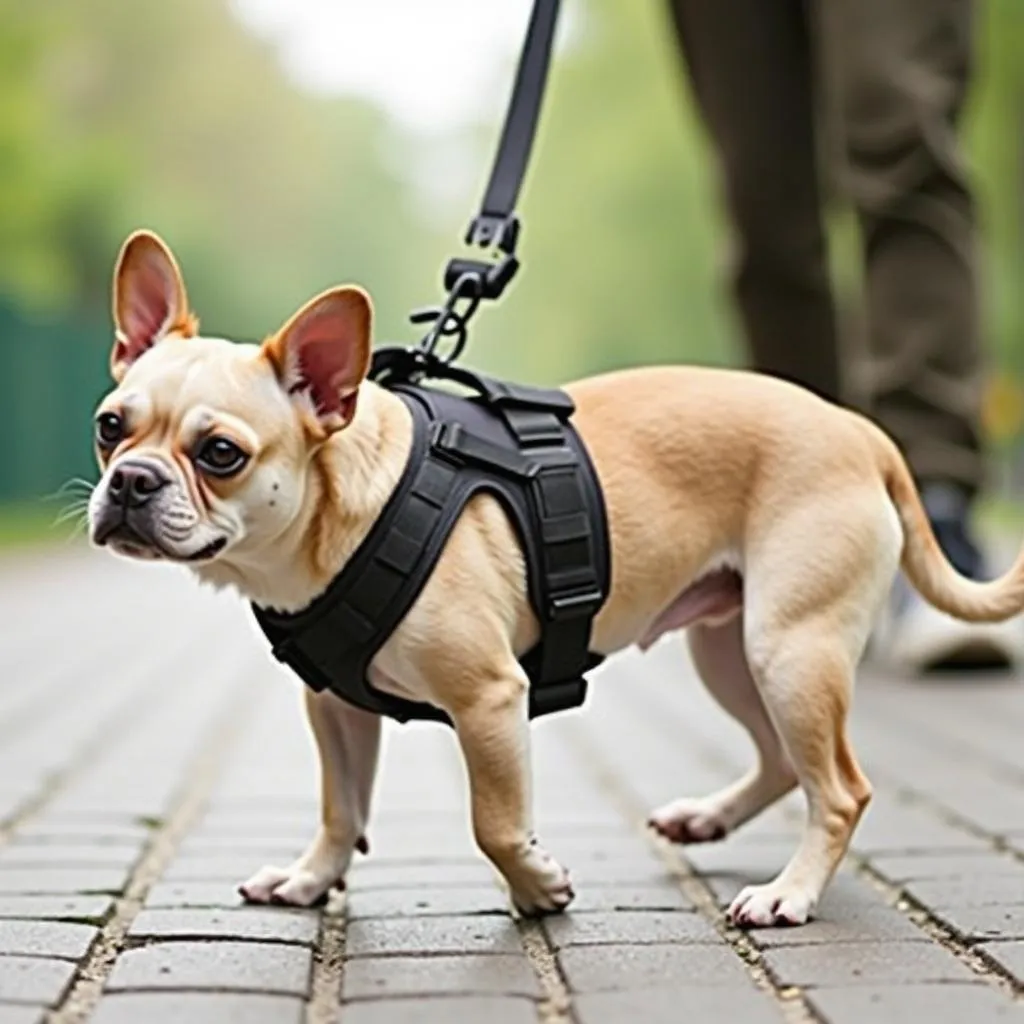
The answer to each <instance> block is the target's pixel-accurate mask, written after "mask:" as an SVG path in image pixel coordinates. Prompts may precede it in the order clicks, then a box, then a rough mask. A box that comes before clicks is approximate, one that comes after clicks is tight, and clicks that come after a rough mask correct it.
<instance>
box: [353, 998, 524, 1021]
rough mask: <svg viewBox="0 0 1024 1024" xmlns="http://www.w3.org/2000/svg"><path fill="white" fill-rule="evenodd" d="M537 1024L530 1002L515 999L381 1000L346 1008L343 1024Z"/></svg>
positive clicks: (354, 1004) (355, 1004)
mask: <svg viewBox="0 0 1024 1024" xmlns="http://www.w3.org/2000/svg"><path fill="white" fill-rule="evenodd" d="M455 1021H467V1022H469V1021H474V1022H476V1021H486V1022H487V1024H536V1021H537V1011H536V1010H535V1009H534V1005H533V1003H532V1002H530V1001H529V1000H526V999H516V998H491V999H487V998H473V997H469V998H466V999H381V1000H374V1001H373V1002H368V1003H352V1004H351V1005H350V1006H346V1007H345V1024H453V1022H455Z"/></svg>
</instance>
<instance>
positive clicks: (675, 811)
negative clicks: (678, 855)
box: [647, 799, 729, 843]
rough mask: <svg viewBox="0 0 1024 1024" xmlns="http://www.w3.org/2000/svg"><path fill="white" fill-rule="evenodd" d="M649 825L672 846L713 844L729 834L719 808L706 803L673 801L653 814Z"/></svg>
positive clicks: (704, 801)
mask: <svg viewBox="0 0 1024 1024" xmlns="http://www.w3.org/2000/svg"><path fill="white" fill-rule="evenodd" d="M647 824H648V826H649V827H650V828H652V829H654V831H655V832H657V833H658V835H660V836H663V837H664V838H665V839H667V840H669V842H672V843H714V842H717V841H718V840H719V839H724V838H725V837H726V835H727V834H728V832H729V827H728V825H727V824H726V822H725V821H724V820H723V819H722V815H721V812H720V811H719V809H718V808H717V807H715V806H714V805H712V804H710V803H709V802H708V801H706V800H687V799H683V800H673V801H672V803H670V804H665V806H664V807H659V808H658V809H657V810H656V811H654V813H653V814H651V816H650V818H648V820H647Z"/></svg>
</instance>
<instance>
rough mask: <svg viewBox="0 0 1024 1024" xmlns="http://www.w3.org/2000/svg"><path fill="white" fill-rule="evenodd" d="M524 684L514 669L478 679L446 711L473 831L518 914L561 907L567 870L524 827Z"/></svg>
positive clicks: (527, 796) (527, 802) (527, 814)
mask: <svg viewBox="0 0 1024 1024" xmlns="http://www.w3.org/2000/svg"><path fill="white" fill-rule="evenodd" d="M528 693H529V683H528V681H527V680H526V678H525V676H523V675H522V673H521V672H520V671H519V669H518V665H516V666H515V669H510V671H509V673H508V675H506V676H499V677H498V678H492V679H490V680H488V681H486V682H482V683H481V684H480V685H479V688H478V690H477V694H478V695H477V696H476V697H475V699H474V700H473V702H472V703H471V704H469V705H468V706H465V707H461V708H459V709H451V713H452V718H453V720H454V722H455V729H456V732H457V733H458V737H459V743H460V744H461V746H462V753H463V756H464V757H465V760H466V768H467V770H468V773H469V785H470V797H471V800H472V808H473V833H474V835H475V837H476V841H477V844H478V845H479V847H480V849H481V850H482V851H483V852H484V854H486V856H487V857H488V859H489V860H490V861H491V862H492V863H493V864H494V866H495V867H496V868H497V869H498V871H500V872H501V874H502V876H503V877H504V878H505V881H506V882H507V883H508V886H509V889H510V895H511V897H512V901H513V903H514V904H515V905H516V907H517V908H518V910H519V911H520V912H521V913H523V914H525V915H537V914H545V913H555V912H557V911H560V910H564V909H565V908H566V907H567V906H568V905H569V903H570V902H571V901H572V898H573V891H572V885H571V884H570V881H569V875H568V873H567V872H566V871H565V869H564V868H562V867H561V865H560V864H558V862H557V861H556V860H554V858H553V857H551V855H550V854H548V853H547V852H546V851H545V850H544V849H543V848H542V847H541V845H540V843H539V842H538V840H537V838H536V836H535V835H534V834H533V831H532V820H531V819H532V814H531V793H530V749H529V748H530V743H529V740H530V732H529V720H528V715H527V695H528Z"/></svg>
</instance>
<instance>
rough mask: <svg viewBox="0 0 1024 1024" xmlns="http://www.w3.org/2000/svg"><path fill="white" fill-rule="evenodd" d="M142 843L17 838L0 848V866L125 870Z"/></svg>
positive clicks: (3, 867) (136, 855)
mask: <svg viewBox="0 0 1024 1024" xmlns="http://www.w3.org/2000/svg"><path fill="white" fill-rule="evenodd" d="M141 850H142V844H141V843H139V844H137V845H135V846H123V845H115V844H114V843H89V844H83V843H74V844H63V843H61V844H56V843H25V842H18V841H15V842H13V843H11V844H10V845H9V846H6V847H4V848H3V849H2V850H0V869H6V868H33V869H34V868H37V867H43V866H54V865H56V866H57V867H64V868H91V867H111V868H120V869H121V872H122V873H123V872H124V871H125V870H127V869H128V868H129V867H131V865H132V864H134V863H135V861H136V860H138V858H139V854H140V852H141Z"/></svg>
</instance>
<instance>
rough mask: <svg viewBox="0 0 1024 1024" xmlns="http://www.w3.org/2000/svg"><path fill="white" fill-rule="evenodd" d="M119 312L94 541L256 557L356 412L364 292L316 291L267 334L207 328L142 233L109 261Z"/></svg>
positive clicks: (205, 557)
mask: <svg viewBox="0 0 1024 1024" xmlns="http://www.w3.org/2000/svg"><path fill="white" fill-rule="evenodd" d="M114 322H115V327H116V340H115V343H114V348H113V351H112V353H111V359H110V366H111V373H112V376H113V378H114V380H115V382H116V387H115V388H114V390H113V391H111V392H110V393H109V394H108V395H107V396H106V397H105V398H104V399H103V400H102V401H101V402H100V404H99V407H98V409H97V412H96V417H95V443H96V453H97V457H98V460H99V464H100V467H101V469H102V478H101V479H100V481H99V483H98V484H97V486H96V488H95V491H94V492H93V495H92V499H91V501H90V503H89V527H90V536H91V539H92V541H93V542H94V543H95V544H97V545H109V546H110V547H111V548H112V549H113V550H115V551H116V552H118V553H120V554H123V555H127V556H130V557H133V558H141V559H165V560H170V561H175V562H183V563H189V564H192V565H195V566H208V565H209V564H210V563H211V562H213V561H215V560H219V559H226V558H227V559H232V558H233V559H235V560H238V559H241V560H242V561H245V559H246V558H252V559H254V560H258V559H259V557H260V552H261V551H265V550H266V548H267V546H268V545H273V544H275V543H276V542H277V541H278V540H279V539H280V538H281V537H282V536H283V535H284V534H285V533H286V532H287V531H288V530H289V529H290V528H292V527H293V526H294V525H295V523H296V520H297V518H298V517H300V516H301V515H302V514H303V503H304V500H305V497H304V496H305V495H306V493H307V487H306V483H307V479H308V476H309V474H310V472H311V467H312V465H313V463H314V456H315V453H316V452H317V451H318V450H319V449H320V448H322V446H323V445H324V443H325V442H326V441H327V439H328V438H329V437H330V436H331V435H332V434H334V433H335V432H337V431H339V430H341V429H343V428H344V427H346V426H347V425H348V424H349V423H350V422H351V420H352V418H353V416H354V415H355V412H356V402H357V398H358V395H359V386H360V384H361V382H362V381H363V379H364V377H365V375H366V373H367V370H368V368H369V362H370V325H371V307H370V301H369V299H368V297H367V296H366V294H365V293H364V292H363V291H362V290H360V289H358V288H354V287H341V288H335V289H332V290H330V291H327V292H324V293H323V294H321V295H319V296H318V297H316V298H315V299H313V300H311V301H310V302H308V303H307V304H306V305H305V306H303V307H302V308H301V309H300V310H299V311H298V312H297V313H296V314H295V315H294V316H293V317H292V318H291V319H290V320H289V321H287V323H285V325H284V326H283V327H282V328H281V329H280V330H279V331H278V332H277V333H276V334H274V335H273V336H271V337H270V338H268V339H267V340H266V341H264V342H263V344H262V345H255V344H242V343H236V342H230V341H225V340H223V339H220V338H207V337H202V336H201V335H200V334H199V333H198V321H197V320H196V318H195V316H194V315H193V314H192V312H191V310H190V308H189V305H188V299H187V297H186V293H185V285H184V282H183V280H182V277H181V273H180V272H179V269H178V265H177V263H176V261H175V259H174V257H173V255H172V254H171V252H170V250H169V249H168V248H167V246H166V245H165V244H164V243H163V242H162V241H161V240H160V239H159V238H158V237H157V236H156V235H154V234H151V233H149V232H136V233H135V234H133V235H132V236H131V237H129V238H128V240H127V241H126V242H125V244H124V246H123V247H122V249H121V253H120V255H119V257H118V260H117V266H116V269H115V272H114Z"/></svg>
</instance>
